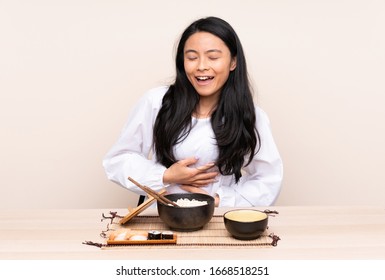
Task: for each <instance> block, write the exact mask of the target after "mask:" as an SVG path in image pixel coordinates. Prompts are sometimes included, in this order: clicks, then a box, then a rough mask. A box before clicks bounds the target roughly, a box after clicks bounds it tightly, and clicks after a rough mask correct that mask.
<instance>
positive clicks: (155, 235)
mask: <svg viewBox="0 0 385 280" xmlns="http://www.w3.org/2000/svg"><path fill="white" fill-rule="evenodd" d="M159 239H161V233H160V231H157V230H150V231H149V232H148V240H159Z"/></svg>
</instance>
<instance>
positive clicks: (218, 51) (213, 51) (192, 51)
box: [184, 49, 222, 54]
mask: <svg viewBox="0 0 385 280" xmlns="http://www.w3.org/2000/svg"><path fill="white" fill-rule="evenodd" d="M184 53H185V54H187V53H198V52H197V51H196V50H186V51H185V52H184ZM205 53H222V51H221V50H218V49H211V50H207V51H205Z"/></svg>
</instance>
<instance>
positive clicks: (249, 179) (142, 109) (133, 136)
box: [103, 87, 283, 207]
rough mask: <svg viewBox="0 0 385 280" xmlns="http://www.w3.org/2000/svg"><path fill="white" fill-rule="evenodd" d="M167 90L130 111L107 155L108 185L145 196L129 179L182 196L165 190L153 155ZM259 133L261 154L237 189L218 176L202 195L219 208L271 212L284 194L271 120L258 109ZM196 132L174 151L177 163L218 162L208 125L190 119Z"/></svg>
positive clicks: (231, 178) (154, 91)
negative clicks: (215, 200)
mask: <svg viewBox="0 0 385 280" xmlns="http://www.w3.org/2000/svg"><path fill="white" fill-rule="evenodd" d="M167 89H168V87H159V88H155V89H152V90H150V91H148V92H147V93H146V94H145V95H144V96H143V97H142V98H141V99H140V100H139V102H138V104H137V105H136V106H135V107H134V109H133V110H132V111H131V113H130V116H129V118H128V121H127V123H126V125H125V126H124V128H123V130H122V132H121V135H120V137H119V138H118V140H117V142H116V143H115V144H114V145H113V147H112V148H111V149H110V151H109V152H108V153H107V155H106V156H105V158H104V160H103V166H104V169H105V171H106V174H107V177H108V179H110V180H112V181H113V182H115V183H117V184H119V185H121V186H123V187H125V188H127V189H129V190H131V191H133V192H135V193H137V194H141V195H144V194H145V193H144V192H143V191H142V190H141V189H139V188H138V187H137V186H135V185H134V184H132V183H131V182H130V181H129V180H128V179H127V178H128V177H132V178H133V179H134V180H136V181H138V182H140V183H141V184H143V185H146V186H148V187H150V188H152V189H153V190H156V191H159V190H161V189H163V188H164V187H166V188H167V192H168V193H177V192H184V191H183V190H182V189H180V188H179V187H178V185H166V186H165V185H164V184H163V173H164V171H165V170H166V167H164V166H163V165H161V164H160V163H158V162H156V159H155V156H154V155H153V153H152V152H153V151H152V148H153V145H152V144H153V126H154V122H155V119H156V117H157V114H158V112H159V109H160V108H161V105H162V98H163V96H164V94H165V93H166V91H167ZM256 118H257V122H256V127H257V129H258V132H259V134H260V137H261V148H260V150H259V152H258V153H257V155H256V156H254V158H253V160H252V162H251V163H250V164H249V165H248V166H246V167H244V168H243V172H242V177H241V179H240V181H239V182H238V183H237V184H236V183H235V178H234V176H232V175H227V176H223V175H218V177H217V182H215V183H213V184H210V185H208V186H206V187H204V189H205V190H206V191H207V192H208V193H209V194H210V195H212V196H214V195H215V194H218V195H219V197H220V204H219V206H221V207H222V206H228V207H249V206H269V205H272V204H273V203H274V201H275V200H276V198H277V197H278V195H279V192H280V189H281V182H282V175H283V166H282V160H281V157H280V155H279V152H278V149H277V147H276V144H275V142H274V139H273V137H272V133H271V129H270V123H269V119H268V117H267V115H266V113H265V112H263V111H262V110H261V109H260V108H259V107H256ZM192 122H193V128H192V130H191V132H190V133H189V135H188V136H187V138H186V139H185V140H184V141H183V142H182V143H180V144H178V145H177V146H176V147H175V148H174V149H175V150H174V151H175V157H176V159H177V160H181V159H185V158H188V157H197V158H199V161H198V162H197V164H196V165H197V166H200V165H203V164H206V163H209V162H215V160H216V158H217V155H218V149H217V146H216V141H215V136H214V132H213V130H212V127H211V122H210V119H195V118H192Z"/></svg>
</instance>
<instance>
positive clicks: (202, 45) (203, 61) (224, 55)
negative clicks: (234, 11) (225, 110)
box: [184, 32, 236, 101]
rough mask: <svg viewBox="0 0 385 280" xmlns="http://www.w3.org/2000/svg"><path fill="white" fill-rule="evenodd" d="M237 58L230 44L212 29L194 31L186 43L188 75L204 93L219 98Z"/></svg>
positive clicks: (185, 56)
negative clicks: (214, 33) (209, 30)
mask: <svg viewBox="0 0 385 280" xmlns="http://www.w3.org/2000/svg"><path fill="white" fill-rule="evenodd" d="M235 67H236V59H235V58H232V57H231V53H230V50H229V48H228V47H227V46H226V44H225V43H224V42H223V41H222V40H221V39H220V38H219V37H217V36H215V35H213V34H211V33H208V32H197V33H194V34H193V35H191V36H190V37H189V38H188V39H187V41H186V44H185V46H184V69H185V72H186V75H187V78H188V79H189V81H190V82H191V84H192V85H193V87H194V88H195V90H196V91H197V92H198V94H199V95H200V96H201V98H214V99H215V100H216V101H217V100H218V99H219V95H220V93H221V91H222V88H223V85H224V84H225V83H226V81H227V79H228V77H229V74H230V71H233V70H234V69H235Z"/></svg>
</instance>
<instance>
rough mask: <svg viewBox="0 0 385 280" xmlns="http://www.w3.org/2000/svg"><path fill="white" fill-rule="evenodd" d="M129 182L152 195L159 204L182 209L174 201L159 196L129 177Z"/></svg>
mask: <svg viewBox="0 0 385 280" xmlns="http://www.w3.org/2000/svg"><path fill="white" fill-rule="evenodd" d="M128 180H130V181H131V182H132V183H134V184H135V185H136V186H138V187H139V188H141V189H142V190H143V191H145V192H146V193H147V194H148V195H151V196H152V197H153V198H155V199H156V200H158V201H159V202H161V203H163V204H171V205H173V206H175V207H180V206H179V205H178V204H176V203H175V202H174V201H171V200H169V199H168V198H165V197H164V196H163V195H161V194H158V193H157V192H156V191H154V190H152V189H151V188H149V187H146V186H144V185H141V184H139V183H138V182H137V181H135V180H134V179H132V178H131V177H128Z"/></svg>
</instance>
